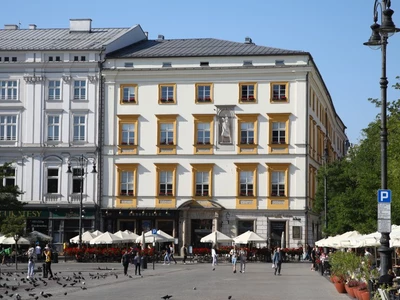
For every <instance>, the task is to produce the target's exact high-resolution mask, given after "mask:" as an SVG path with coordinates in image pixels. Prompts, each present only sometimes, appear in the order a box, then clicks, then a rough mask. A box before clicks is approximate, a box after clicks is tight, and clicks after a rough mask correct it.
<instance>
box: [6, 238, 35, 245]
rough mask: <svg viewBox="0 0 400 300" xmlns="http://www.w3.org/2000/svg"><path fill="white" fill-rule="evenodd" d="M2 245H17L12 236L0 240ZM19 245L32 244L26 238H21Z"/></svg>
mask: <svg viewBox="0 0 400 300" xmlns="http://www.w3.org/2000/svg"><path fill="white" fill-rule="evenodd" d="M0 244H3V245H15V240H14V238H13V237H12V236H10V237H4V236H2V237H1V238H0ZM17 244H18V245H30V244H31V242H30V241H28V240H27V239H26V238H23V237H20V238H19V239H18V242H17Z"/></svg>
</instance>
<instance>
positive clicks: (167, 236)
mask: <svg viewBox="0 0 400 300" xmlns="http://www.w3.org/2000/svg"><path fill="white" fill-rule="evenodd" d="M157 234H159V235H161V236H163V237H165V238H166V239H167V240H168V242H174V241H175V238H174V237H173V236H172V235H169V234H168V233H166V232H164V231H162V230H161V229H158V230H157Z"/></svg>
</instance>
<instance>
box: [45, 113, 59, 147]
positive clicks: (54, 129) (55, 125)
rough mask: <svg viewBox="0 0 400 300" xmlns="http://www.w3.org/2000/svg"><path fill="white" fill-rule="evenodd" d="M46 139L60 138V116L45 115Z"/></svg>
mask: <svg viewBox="0 0 400 300" xmlns="http://www.w3.org/2000/svg"><path fill="white" fill-rule="evenodd" d="M47 140H48V141H59V140H60V116H48V117H47Z"/></svg>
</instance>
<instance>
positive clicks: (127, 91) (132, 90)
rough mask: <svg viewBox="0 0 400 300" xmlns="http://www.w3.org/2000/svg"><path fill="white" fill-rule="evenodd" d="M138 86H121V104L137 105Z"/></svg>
mask: <svg viewBox="0 0 400 300" xmlns="http://www.w3.org/2000/svg"><path fill="white" fill-rule="evenodd" d="M136 89H137V86H136V85H121V90H122V92H121V102H122V103H135V102H136Z"/></svg>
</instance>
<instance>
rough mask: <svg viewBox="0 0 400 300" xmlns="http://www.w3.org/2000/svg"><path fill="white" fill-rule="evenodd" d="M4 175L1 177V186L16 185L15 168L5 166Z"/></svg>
mask: <svg viewBox="0 0 400 300" xmlns="http://www.w3.org/2000/svg"><path fill="white" fill-rule="evenodd" d="M3 172H4V173H3V176H2V177H1V178H0V187H6V186H15V181H16V180H15V169H14V168H4V169H3Z"/></svg>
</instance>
